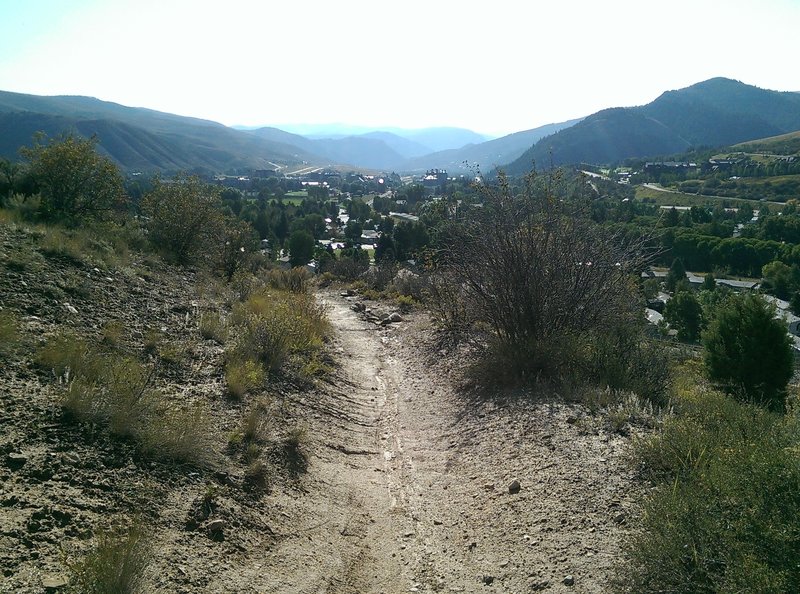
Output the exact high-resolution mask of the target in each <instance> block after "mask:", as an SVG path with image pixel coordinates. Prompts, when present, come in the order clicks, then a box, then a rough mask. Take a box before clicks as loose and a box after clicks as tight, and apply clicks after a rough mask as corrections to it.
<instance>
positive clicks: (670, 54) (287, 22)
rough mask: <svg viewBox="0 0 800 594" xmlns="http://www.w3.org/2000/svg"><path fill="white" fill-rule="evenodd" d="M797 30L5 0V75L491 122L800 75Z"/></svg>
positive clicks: (758, 0)
mask: <svg viewBox="0 0 800 594" xmlns="http://www.w3.org/2000/svg"><path fill="white" fill-rule="evenodd" d="M798 31H800V0H724V1H723V0H671V1H669V2H667V1H663V0H662V1H659V2H655V1H650V0H607V1H602V0H594V1H582V0H554V1H552V2H542V1H539V0H528V1H524V0H514V1H512V0H493V1H491V2H485V1H480V2H478V1H474V2H470V1H466V0H460V1H450V0H427V1H418V0H405V1H402V2H400V1H398V2H387V1H381V0H372V1H359V0H327V1H321V0H294V1H291V2H290V1H286V2H268V1H255V0H225V1H215V2H211V1H203V0H137V1H127V0H0V89H2V90H6V91H15V92H21V93H34V94H39V95H67V94H70V95H89V96H94V97H98V98H100V99H104V100H108V101H116V102H118V103H122V104H125V105H131V106H137V107H148V108H152V109H157V110H161V111H167V112H171V113H177V114H181V115H190V116H196V117H202V118H207V119H212V120H215V121H219V122H222V123H224V124H228V125H233V124H244V125H280V124H290V123H333V122H343V123H348V124H358V125H367V126H398V127H407V128H419V127H426V126H460V127H466V128H471V129H473V130H476V131H478V132H483V133H487V134H498V135H499V134H504V133H508V132H514V131H518V130H524V129H529V128H533V127H536V126H539V125H542V124H546V123H550V122H558V121H563V120H566V119H570V118H574V117H580V116H584V115H588V114H590V113H592V112H595V111H597V110H599V109H603V108H605V107H614V106H628V105H640V104H643V103H647V102H649V101H652V100H653V99H655V98H656V97H657V96H658V95H659V94H661V92H663V91H665V90H669V89H676V88H682V87H686V86H689V85H691V84H693V83H696V82H700V81H702V80H706V79H708V78H712V77H715V76H726V77H729V78H734V79H737V80H741V81H743V82H746V83H748V84H753V85H756V86H759V87H762V88H769V89H775V90H781V91H800V67H798V65H797V56H798V49H799V48H800V46H798Z"/></svg>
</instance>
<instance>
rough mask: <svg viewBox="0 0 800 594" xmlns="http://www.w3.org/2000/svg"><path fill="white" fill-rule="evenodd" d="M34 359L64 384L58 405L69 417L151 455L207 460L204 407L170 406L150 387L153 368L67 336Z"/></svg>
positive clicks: (55, 340) (52, 341)
mask: <svg viewBox="0 0 800 594" xmlns="http://www.w3.org/2000/svg"><path fill="white" fill-rule="evenodd" d="M36 361H37V363H38V365H39V366H41V367H43V368H45V369H47V370H49V371H51V372H52V373H53V374H54V375H55V377H56V378H57V379H58V380H59V382H60V383H61V384H62V385H63V386H64V391H63V395H62V406H63V407H64V410H65V411H66V412H67V414H68V417H71V418H73V419H75V420H77V421H79V422H91V423H96V424H98V425H101V426H105V427H107V428H108V430H109V431H110V433H111V434H112V435H115V436H117V437H123V438H131V439H133V440H135V441H136V442H137V443H138V444H139V446H140V447H141V448H142V451H143V452H144V453H145V454H147V455H150V456H152V457H156V458H163V459H168V460H174V461H179V462H189V463H192V464H200V465H202V464H207V463H208V462H210V460H209V458H208V452H209V447H208V446H209V438H210V423H209V420H208V418H207V415H206V413H205V411H204V409H203V407H201V406H199V405H194V406H183V407H175V406H172V405H170V403H169V402H168V401H167V400H166V399H165V398H164V396H163V395H162V394H161V393H160V392H158V391H157V390H154V389H153V388H152V382H153V378H154V374H155V369H154V368H148V367H145V366H144V365H142V363H141V362H139V361H138V360H137V359H135V358H133V357H129V356H124V355H120V354H119V353H113V354H112V353H108V352H104V351H102V350H99V349H97V348H96V347H94V346H92V345H90V344H89V343H87V342H86V341H85V340H82V339H80V338H77V337H75V336H73V335H68V334H62V335H57V336H54V337H53V338H51V339H50V340H49V341H47V343H46V344H45V345H44V346H43V347H42V348H41V349H40V350H39V352H38V354H37V356H36Z"/></svg>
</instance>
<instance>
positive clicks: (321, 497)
mask: <svg viewBox="0 0 800 594" xmlns="http://www.w3.org/2000/svg"><path fill="white" fill-rule="evenodd" d="M325 298H326V300H327V301H328V303H329V305H330V308H331V310H330V315H331V319H332V321H333V323H334V326H335V327H336V329H337V339H336V340H337V350H338V352H339V355H340V357H341V359H342V361H343V364H342V374H343V376H344V379H345V380H346V381H345V382H342V383H341V384H340V385H339V387H338V388H337V389H334V390H331V391H330V393H329V394H327V395H326V396H325V397H324V399H323V400H324V401H325V402H326V406H327V407H328V408H329V411H331V412H325V411H320V412H319V413H317V415H315V416H316V419H315V420H318V421H322V423H320V424H317V425H316V429H315V435H316V439H315V441H316V447H314V455H313V458H312V462H311V465H310V468H311V471H310V476H309V477H308V480H307V484H306V488H307V490H308V494H307V495H306V496H305V497H304V498H303V499H302V500H301V501H300V504H301V506H302V507H301V510H302V511H301V513H300V515H299V516H296V517H293V518H292V522H291V523H292V525H294V526H295V530H294V531H293V532H292V534H291V535H289V536H288V537H287V538H285V539H282V540H281V541H280V542H279V543H277V544H276V546H275V547H274V548H273V549H272V550H271V551H270V553H269V556H268V559H267V560H265V566H272V567H283V571H282V572H281V573H280V575H278V574H276V575H275V581H274V582H273V583H272V584H270V585H269V586H268V587H267V588H266V591H270V592H342V593H345V592H347V593H357V592H390V593H391V592H532V591H544V590H546V591H550V592H560V591H572V592H603V591H606V590H607V586H608V582H609V579H610V577H611V573H612V568H613V567H614V565H615V563H616V562H617V561H618V560H619V556H620V543H621V540H622V539H624V537H625V533H626V520H627V515H628V513H630V510H631V508H632V505H633V501H634V497H633V495H632V490H633V489H634V488H635V487H634V484H635V483H634V480H633V475H632V473H631V471H630V469H629V468H628V467H627V463H626V453H627V448H628V445H629V444H628V441H627V440H626V439H625V438H622V437H620V436H616V435H610V434H608V433H606V432H604V431H603V430H602V429H597V428H596V427H597V425H596V424H594V423H592V422H591V419H589V418H588V417H587V416H586V413H585V411H584V410H583V409H582V408H581V407H579V406H576V405H568V404H564V403H559V402H557V401H556V400H551V401H539V402H535V401H534V400H532V399H531V398H524V399H523V398H520V399H517V400H516V401H505V402H503V403H501V404H498V403H490V402H482V401H480V400H479V399H474V398H473V399H466V398H464V397H463V396H461V395H459V392H458V391H456V389H455V386H457V385H458V384H459V383H460V382H458V381H457V379H456V378H458V377H459V375H460V370H459V369H454V367H458V366H457V365H454V360H453V358H452V357H450V356H448V355H447V353H445V352H444V351H436V350H435V349H432V345H433V344H434V336H433V332H432V331H431V329H430V325H429V323H428V322H427V320H426V318H425V317H424V316H422V315H415V316H412V317H410V318H407V319H405V320H404V321H403V322H401V323H399V324H392V325H390V326H387V327H381V326H378V325H375V324H373V323H370V322H367V321H365V320H364V319H363V316H357V314H355V313H354V312H353V311H352V310H351V309H350V307H348V306H349V303H347V300H343V299H342V298H341V297H338V296H335V295H333V294H330V293H329V294H327V295H326V296H325ZM514 481H518V482H519V486H520V489H519V492H517V493H513V494H512V493H510V492H509V491H510V489H509V487H510V485H511V484H512V483H513V482H514ZM512 490H513V489H512ZM286 503H287V507H292V506H289V505H288V503H289V502H286ZM295 509H297V508H296V507H295Z"/></svg>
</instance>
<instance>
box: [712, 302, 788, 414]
mask: <svg viewBox="0 0 800 594" xmlns="http://www.w3.org/2000/svg"><path fill="white" fill-rule="evenodd" d="M774 314H775V307H774V306H773V305H771V304H769V303H767V302H766V301H765V300H764V299H763V298H762V297H761V296H759V295H754V294H742V295H732V296H730V297H729V298H728V299H727V300H726V301H725V302H724V303H723V304H722V305H721V306H720V307H719V308H718V309H717V312H716V315H715V317H714V319H713V320H712V321H711V323H710V324H709V326H708V328H707V329H706V331H705V332H703V346H704V347H705V354H704V360H705V364H706V368H707V370H708V376H709V378H710V379H711V380H712V381H714V382H716V383H717V384H719V385H720V386H722V387H723V388H724V389H725V390H727V391H728V392H729V393H732V394H735V395H737V396H739V397H740V398H742V399H745V400H752V401H755V402H758V403H761V404H765V405H766V406H768V407H769V408H771V409H773V410H783V408H784V404H785V398H786V386H787V384H788V382H789V380H790V379H791V377H792V373H793V372H794V355H793V351H792V342H791V338H790V337H789V334H788V332H787V330H786V324H785V323H784V321H783V320H782V319H776V318H775V315H774Z"/></svg>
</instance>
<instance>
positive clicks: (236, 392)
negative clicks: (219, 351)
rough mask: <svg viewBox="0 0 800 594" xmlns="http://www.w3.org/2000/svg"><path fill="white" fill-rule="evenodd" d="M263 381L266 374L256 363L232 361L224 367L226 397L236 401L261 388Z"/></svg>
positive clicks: (248, 360)
mask: <svg viewBox="0 0 800 594" xmlns="http://www.w3.org/2000/svg"><path fill="white" fill-rule="evenodd" d="M265 380H266V373H265V372H264V369H263V368H262V367H261V365H259V364H258V363H257V362H256V361H252V360H250V359H245V360H237V359H234V360H231V361H229V362H228V364H227V365H226V366H225V383H226V385H227V388H228V395H229V396H230V397H231V398H234V399H236V400H241V399H242V398H244V397H245V396H246V395H247V394H249V393H251V392H254V391H256V390H258V389H259V388H261V387H262V386H263V385H264V381H265Z"/></svg>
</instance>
